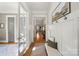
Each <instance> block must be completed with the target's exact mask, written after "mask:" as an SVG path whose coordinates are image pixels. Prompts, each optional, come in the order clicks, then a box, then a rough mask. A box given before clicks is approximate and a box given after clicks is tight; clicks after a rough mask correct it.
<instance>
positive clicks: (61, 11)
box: [52, 2, 71, 22]
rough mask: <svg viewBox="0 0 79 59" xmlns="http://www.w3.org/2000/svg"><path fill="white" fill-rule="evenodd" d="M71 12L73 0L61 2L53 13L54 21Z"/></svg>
mask: <svg viewBox="0 0 79 59" xmlns="http://www.w3.org/2000/svg"><path fill="white" fill-rule="evenodd" d="M70 13H71V2H60V3H59V4H58V5H57V7H56V8H55V9H54V11H53V13H52V22H54V21H57V20H58V19H60V18H62V17H64V16H66V15H68V14H70Z"/></svg>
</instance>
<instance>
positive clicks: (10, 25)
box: [7, 16, 15, 42]
mask: <svg viewBox="0 0 79 59" xmlns="http://www.w3.org/2000/svg"><path fill="white" fill-rule="evenodd" d="M14 20H15V17H13V16H8V17H7V22H8V42H15V26H14Z"/></svg>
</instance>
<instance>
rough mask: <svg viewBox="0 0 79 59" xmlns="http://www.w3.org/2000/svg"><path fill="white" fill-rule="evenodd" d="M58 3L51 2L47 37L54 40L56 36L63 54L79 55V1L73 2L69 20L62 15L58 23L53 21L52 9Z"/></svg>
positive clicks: (68, 16)
mask: <svg viewBox="0 0 79 59" xmlns="http://www.w3.org/2000/svg"><path fill="white" fill-rule="evenodd" d="M55 4H56V5H55ZM57 4H58V3H57V2H56V3H54V4H53V3H52V4H51V9H50V12H49V14H48V20H49V21H48V22H47V28H48V29H47V35H48V36H47V39H50V40H52V41H53V38H54V37H55V41H56V42H57V43H58V50H59V52H60V53H61V54H62V55H71V56H72V55H73V56H75V55H78V43H79V42H78V40H79V37H78V36H79V30H78V29H79V26H78V25H79V8H78V5H79V3H78V2H73V3H72V2H71V13H70V14H69V15H67V20H64V17H62V18H61V19H59V20H58V23H56V22H54V23H52V11H53V9H54V7H56V6H57Z"/></svg>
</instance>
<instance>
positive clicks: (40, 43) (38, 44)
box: [23, 32, 47, 56]
mask: <svg viewBox="0 0 79 59" xmlns="http://www.w3.org/2000/svg"><path fill="white" fill-rule="evenodd" d="M37 35H38V36H36V37H35V39H34V42H32V43H31V45H30V47H29V49H28V50H27V51H26V52H25V54H24V55H23V56H46V55H47V54H46V50H45V46H44V43H45V39H43V35H42V33H41V32H38V33H37ZM34 48H36V50H34ZM37 52H38V53H37Z"/></svg>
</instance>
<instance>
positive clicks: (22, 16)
mask: <svg viewBox="0 0 79 59" xmlns="http://www.w3.org/2000/svg"><path fill="white" fill-rule="evenodd" d="M19 7H20V8H19V9H20V10H19V38H18V54H19V55H23V51H24V49H25V48H26V11H25V10H24V8H23V6H22V4H20V6H19Z"/></svg>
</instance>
